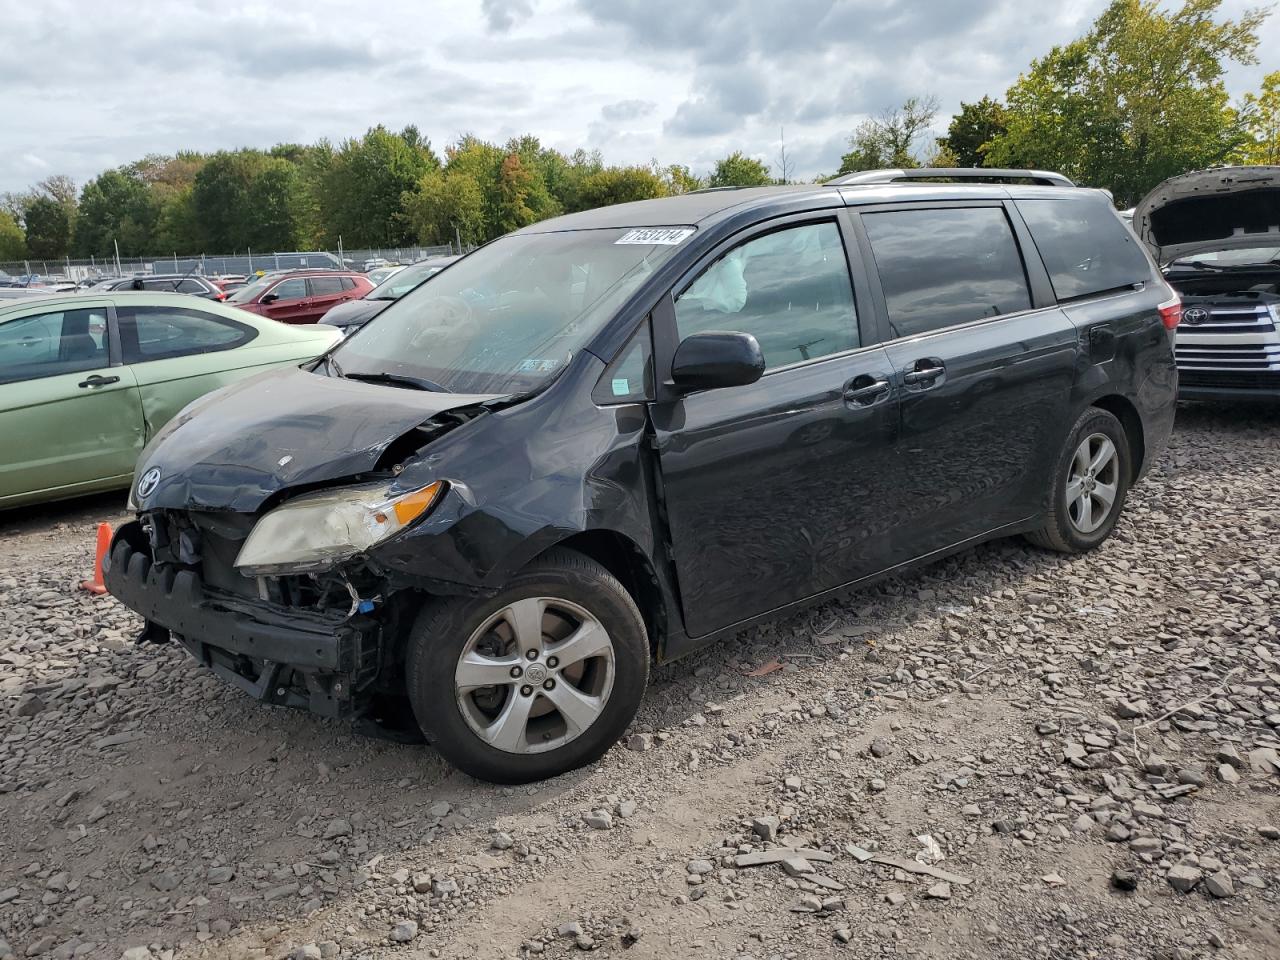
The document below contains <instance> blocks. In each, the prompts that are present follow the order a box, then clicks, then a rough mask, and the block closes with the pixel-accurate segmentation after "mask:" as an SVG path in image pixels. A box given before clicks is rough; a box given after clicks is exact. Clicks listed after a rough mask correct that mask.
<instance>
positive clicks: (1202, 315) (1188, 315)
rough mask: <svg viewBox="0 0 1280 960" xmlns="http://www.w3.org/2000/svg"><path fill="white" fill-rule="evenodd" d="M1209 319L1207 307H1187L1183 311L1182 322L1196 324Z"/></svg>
mask: <svg viewBox="0 0 1280 960" xmlns="http://www.w3.org/2000/svg"><path fill="white" fill-rule="evenodd" d="M1208 320H1209V311H1208V309H1207V308H1206V307H1187V309H1185V310H1183V311H1182V322H1183V323H1187V324H1190V325H1191V326H1193V327H1194V326H1195V325H1196V324H1198V323H1206V322H1207V321H1208Z"/></svg>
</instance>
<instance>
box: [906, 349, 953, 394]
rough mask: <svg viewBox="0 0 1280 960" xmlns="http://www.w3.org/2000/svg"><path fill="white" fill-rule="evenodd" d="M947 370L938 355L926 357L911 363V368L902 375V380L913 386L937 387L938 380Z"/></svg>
mask: <svg viewBox="0 0 1280 960" xmlns="http://www.w3.org/2000/svg"><path fill="white" fill-rule="evenodd" d="M946 372H947V368H946V365H945V364H944V363H943V362H942V361H941V360H939V359H938V358H937V357H925V358H924V359H923V360H917V361H916V362H915V363H913V364H912V365H911V369H910V370H908V371H907V372H906V373H904V374H903V375H902V382H903V383H905V384H907V385H908V386H912V387H917V386H918V387H921V388H923V389H925V390H927V389H929V388H930V387H936V386H937V385H938V384H937V381H938V380H939V379H940V378H941V377H942V376H943V374H945V373H946Z"/></svg>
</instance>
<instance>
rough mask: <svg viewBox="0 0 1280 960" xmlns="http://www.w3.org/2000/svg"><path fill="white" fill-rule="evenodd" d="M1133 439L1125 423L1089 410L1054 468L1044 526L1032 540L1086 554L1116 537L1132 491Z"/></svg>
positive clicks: (1048, 546) (1074, 428)
mask: <svg viewBox="0 0 1280 960" xmlns="http://www.w3.org/2000/svg"><path fill="white" fill-rule="evenodd" d="M1131 471H1132V462H1131V455H1130V452H1129V439H1128V437H1127V436H1126V434H1125V432H1124V427H1123V426H1122V425H1121V423H1120V421H1119V420H1117V419H1116V418H1115V416H1113V415H1112V414H1110V413H1108V412H1107V411H1106V410H1101V409H1099V408H1097V407H1090V408H1089V409H1088V410H1086V411H1085V412H1084V413H1082V414H1081V415H1080V418H1079V419H1078V420H1077V421H1076V423H1075V426H1074V427H1072V429H1071V433H1070V434H1069V435H1068V437H1067V442H1066V444H1065V445H1064V446H1063V448H1062V451H1061V453H1060V454H1059V456H1058V460H1057V463H1056V464H1055V467H1054V471H1053V477H1052V480H1051V483H1052V484H1053V488H1052V491H1051V505H1050V509H1049V513H1048V515H1047V516H1046V517H1045V524H1044V526H1043V527H1041V528H1040V529H1039V530H1037V531H1035V532H1034V533H1031V534H1028V536H1027V539H1029V540H1030V541H1031V542H1032V543H1034V544H1036V545H1037V546H1041V547H1046V548H1048V549H1050V550H1058V551H1060V552H1062V553H1084V552H1085V551H1087V550H1092V549H1093V548H1094V547H1096V546H1097V545H1098V544H1100V543H1102V541H1104V540H1106V539H1107V537H1109V536H1110V535H1111V531H1112V530H1113V529H1115V525H1116V522H1117V521H1118V520H1119V519H1120V511H1121V509H1122V508H1123V507H1124V501H1125V497H1126V495H1127V494H1128V492H1129V478H1130V476H1131V475H1132V474H1131Z"/></svg>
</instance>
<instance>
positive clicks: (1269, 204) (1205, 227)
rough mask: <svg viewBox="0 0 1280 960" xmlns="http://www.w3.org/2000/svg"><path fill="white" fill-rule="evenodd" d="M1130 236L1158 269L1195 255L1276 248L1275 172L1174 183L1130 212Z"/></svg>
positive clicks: (1203, 175) (1279, 230) (1216, 173)
mask: <svg viewBox="0 0 1280 960" xmlns="http://www.w3.org/2000/svg"><path fill="white" fill-rule="evenodd" d="M1133 230H1134V232H1135V233H1136V234H1137V235H1138V239H1139V240H1141V241H1142V242H1143V243H1145V244H1146V245H1147V248H1148V249H1149V250H1150V251H1151V253H1152V254H1153V255H1154V256H1155V258H1156V260H1157V261H1158V262H1159V263H1160V264H1161V265H1162V266H1163V265H1164V264H1167V263H1171V262H1172V261H1174V260H1178V259H1181V258H1182V257H1189V256H1192V255H1194V254H1197V253H1211V252H1213V251H1217V250H1242V249H1247V248H1249V247H1271V246H1280V167H1262V166H1258V167H1218V168H1215V169H1212V170H1197V171H1196V172H1194V173H1184V174H1183V175H1182V176H1180V177H1173V178H1171V179H1169V180H1166V181H1165V182H1164V183H1162V184H1160V186H1158V187H1156V188H1155V189H1154V190H1152V191H1151V192H1150V193H1149V194H1147V195H1146V196H1145V197H1143V198H1142V202H1140V203H1139V204H1138V205H1137V207H1135V208H1134V211H1133Z"/></svg>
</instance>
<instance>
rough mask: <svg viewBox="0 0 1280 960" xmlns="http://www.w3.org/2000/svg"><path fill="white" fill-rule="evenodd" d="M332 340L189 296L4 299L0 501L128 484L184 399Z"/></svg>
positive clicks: (0, 312) (307, 354)
mask: <svg viewBox="0 0 1280 960" xmlns="http://www.w3.org/2000/svg"><path fill="white" fill-rule="evenodd" d="M338 338H339V335H338V332H337V331H336V330H334V329H333V328H332V327H321V326H312V327H298V328H289V327H284V326H282V325H280V324H278V323H274V322H272V321H270V320H266V319H264V318H261V317H255V316H252V315H251V314H247V313H244V312H243V311H240V310H235V309H232V308H230V307H224V306H222V305H221V304H218V303H214V302H212V301H206V300H200V301H197V300H196V299H195V298H194V297H188V296H186V295H184V294H173V293H168V294H165V293H123V292H122V293H110V294H104V295H97V294H85V293H80V294H74V295H70V296H50V297H42V298H38V299H36V298H32V299H30V300H13V301H4V302H0V436H3V437H4V438H5V443H4V444H3V446H2V447H0V509H2V508H8V507H15V506H20V505H23V504H28V503H37V502H40V501H44V500H58V499H61V498H64V497H71V496H77V495H79V494H83V493H93V492H97V491H101V490H113V489H118V488H124V487H127V486H129V481H130V478H131V476H132V474H133V465H134V463H135V462H136V461H137V459H138V453H139V452H140V451H141V450H142V447H143V445H144V444H145V443H146V442H147V441H148V440H150V439H151V438H152V437H154V436H155V435H156V433H157V432H158V431H159V430H160V428H161V427H163V426H164V424H165V423H166V422H167V421H168V420H169V419H170V418H171V417H172V416H173V415H174V414H176V413H177V412H178V411H179V410H181V409H182V408H183V407H184V406H186V405H187V403H189V402H190V401H191V400H194V399H195V398H196V397H199V396H201V395H202V394H205V393H208V392H209V391H210V390H214V389H216V388H218V387H221V386H224V385H226V384H229V383H232V382H233V381H236V380H240V379H242V378H244V377H247V376H250V375H251V374H254V373H258V372H261V371H263V370H266V369H268V368H271V367H277V366H282V365H284V366H288V365H293V364H297V363H300V362H301V361H303V360H309V359H311V358H313V357H315V356H317V355H318V354H320V353H322V352H323V351H324V350H326V349H327V348H328V347H329V346H330V345H331V344H332V343H334V342H335V341H337V340H338Z"/></svg>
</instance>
